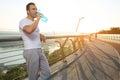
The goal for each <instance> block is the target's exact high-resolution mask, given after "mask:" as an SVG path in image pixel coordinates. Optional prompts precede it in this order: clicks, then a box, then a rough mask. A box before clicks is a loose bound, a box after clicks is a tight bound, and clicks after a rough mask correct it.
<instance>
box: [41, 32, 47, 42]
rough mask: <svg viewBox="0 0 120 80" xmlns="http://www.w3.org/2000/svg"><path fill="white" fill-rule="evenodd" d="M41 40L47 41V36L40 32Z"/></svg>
mask: <svg viewBox="0 0 120 80" xmlns="http://www.w3.org/2000/svg"><path fill="white" fill-rule="evenodd" d="M40 40H41V41H42V42H44V43H45V42H46V37H45V35H44V34H41V33H40Z"/></svg>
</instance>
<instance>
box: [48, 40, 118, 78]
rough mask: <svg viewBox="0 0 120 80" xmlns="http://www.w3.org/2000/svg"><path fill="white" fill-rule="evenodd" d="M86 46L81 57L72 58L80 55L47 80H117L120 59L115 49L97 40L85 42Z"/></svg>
mask: <svg viewBox="0 0 120 80" xmlns="http://www.w3.org/2000/svg"><path fill="white" fill-rule="evenodd" d="M86 45H87V46H86V50H85V52H84V53H83V54H82V55H80V54H81V53H79V54H78V55H75V56H73V58H78V57H79V55H80V57H79V59H77V61H75V62H74V63H73V64H71V65H70V66H69V67H66V68H64V69H63V70H61V71H60V72H59V73H57V74H56V75H54V76H53V77H52V78H51V79H49V80H119V79H120V63H119V60H120V58H119V56H118V53H117V52H116V50H115V48H113V47H112V46H110V45H109V44H107V43H105V42H102V41H98V40H94V41H91V42H89V41H86ZM68 62H69V61H68ZM66 64H67V63H66Z"/></svg>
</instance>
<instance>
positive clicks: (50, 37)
mask: <svg viewBox="0 0 120 80" xmlns="http://www.w3.org/2000/svg"><path fill="white" fill-rule="evenodd" d="M84 36H87V35H57V36H46V39H53V38H66V37H84ZM20 40H22V38H21V36H20V35H18V36H4V37H0V42H5V41H20Z"/></svg>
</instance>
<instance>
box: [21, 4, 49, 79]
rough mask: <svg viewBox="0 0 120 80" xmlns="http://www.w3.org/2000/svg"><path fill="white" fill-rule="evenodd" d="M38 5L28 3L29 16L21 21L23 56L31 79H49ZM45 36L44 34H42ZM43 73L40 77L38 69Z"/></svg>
mask: <svg viewBox="0 0 120 80" xmlns="http://www.w3.org/2000/svg"><path fill="white" fill-rule="evenodd" d="M36 10H37V8H36V5H35V4H34V3H32V2H30V3H28V4H27V5H26V11H27V17H26V18H24V19H22V20H21V21H20V23H19V30H20V33H21V36H22V39H23V42H24V52H23V56H24V58H25V59H26V63H27V69H28V78H29V80H47V78H48V77H49V76H50V68H49V64H48V61H47V59H46V57H45V55H44V54H43V52H42V49H41V42H40V35H41V34H39V28H38V23H39V21H40V18H41V14H40V13H36ZM41 36H42V38H43V35H41ZM39 69H41V75H40V77H39V79H38V71H39Z"/></svg>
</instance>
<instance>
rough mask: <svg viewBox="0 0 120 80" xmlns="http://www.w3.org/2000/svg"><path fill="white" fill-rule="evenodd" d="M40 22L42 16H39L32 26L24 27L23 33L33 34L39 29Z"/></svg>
mask: <svg viewBox="0 0 120 80" xmlns="http://www.w3.org/2000/svg"><path fill="white" fill-rule="evenodd" d="M39 20H40V14H37V20H35V21H34V23H33V24H32V25H26V26H24V28H23V31H24V32H26V33H28V34H31V33H32V32H33V31H34V30H35V29H36V28H37V26H38V23H39Z"/></svg>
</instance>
